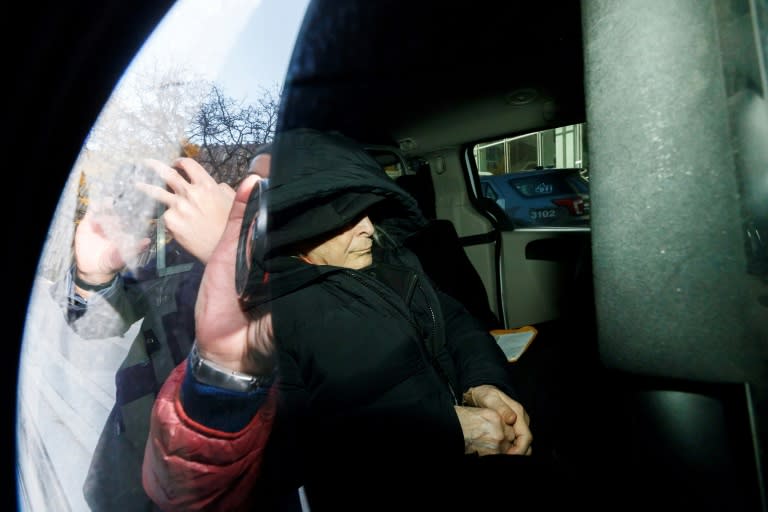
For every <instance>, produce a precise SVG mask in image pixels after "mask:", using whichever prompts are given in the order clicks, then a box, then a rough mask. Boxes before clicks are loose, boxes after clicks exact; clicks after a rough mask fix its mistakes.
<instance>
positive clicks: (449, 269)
mask: <svg viewBox="0 0 768 512" xmlns="http://www.w3.org/2000/svg"><path fill="white" fill-rule="evenodd" d="M395 182H396V183H397V184H398V185H400V186H401V187H402V188H403V189H404V190H405V191H406V192H408V193H409V194H411V195H412V196H413V197H414V198H415V199H416V201H417V202H418V204H419V207H420V208H421V209H422V212H423V213H424V215H425V216H426V217H427V218H428V219H429V220H430V222H429V224H428V225H427V226H426V227H425V228H423V229H422V230H421V231H419V232H418V233H416V234H414V235H412V236H411V237H410V238H408V240H406V243H405V245H406V247H408V248H409V249H411V250H412V251H413V252H414V253H416V255H417V256H418V258H419V260H420V261H421V265H422V267H424V271H425V272H426V273H427V275H428V276H429V277H430V278H431V279H432V280H433V281H434V282H435V284H436V286H437V287H438V288H439V289H440V290H442V291H443V292H445V293H447V294H448V295H450V296H452V297H453V298H455V299H456V300H458V301H459V302H461V303H462V304H463V305H464V307H465V308H467V310H468V311H469V312H470V313H472V314H473V315H474V316H475V317H477V318H478V319H479V320H480V321H481V322H483V323H484V324H485V326H486V327H487V328H488V329H489V330H490V329H500V328H502V325H501V322H499V319H498V318H497V316H496V314H495V313H494V312H493V310H492V309H491V306H490V303H489V301H488V294H487V293H486V290H485V284H484V283H483V280H482V279H481V278H480V274H479V273H478V272H477V269H475V267H474V265H472V262H471V261H470V259H469V257H468V256H467V253H466V252H465V251H464V246H463V245H462V243H461V238H460V237H459V234H458V232H457V231H456V227H455V226H454V225H453V222H451V221H450V220H447V219H437V218H435V217H436V214H435V192H434V187H433V185H432V177H431V176H430V175H429V173H428V172H420V173H416V174H408V175H403V176H399V177H397V178H396V179H395Z"/></svg>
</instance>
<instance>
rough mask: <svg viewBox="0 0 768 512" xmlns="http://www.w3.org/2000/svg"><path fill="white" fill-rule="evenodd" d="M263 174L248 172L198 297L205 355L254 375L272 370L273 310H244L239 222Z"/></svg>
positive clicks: (199, 328)
mask: <svg viewBox="0 0 768 512" xmlns="http://www.w3.org/2000/svg"><path fill="white" fill-rule="evenodd" d="M259 180H261V177H259V176H256V175H252V176H248V177H247V178H246V179H245V180H244V181H243V182H242V183H241V185H240V186H239V187H238V189H237V193H236V195H235V198H234V201H233V202H232V208H231V210H230V212H229V216H228V219H227V221H226V227H225V228H224V232H223V234H222V235H221V237H220V239H219V241H218V244H217V245H216V247H215V248H214V250H213V252H212V253H211V255H210V258H209V259H208V264H207V265H206V266H205V271H204V273H203V278H202V281H201V283H200V289H199V292H198V296H197V302H196V303H195V333H196V340H197V348H198V351H199V352H200V355H201V356H202V357H203V358H205V359H208V360H211V361H213V362H214V363H216V364H218V365H220V366H224V367H226V368H229V369H231V370H235V371H239V372H243V373H248V374H250V375H268V374H271V373H272V370H273V364H274V363H273V353H274V345H273V336H272V317H271V315H270V314H269V313H266V312H259V311H255V312H253V311H252V312H250V313H246V312H244V311H243V309H242V308H241V305H240V301H239V297H238V294H237V291H236V287H235V262H236V253H237V243H238V239H239V236H240V227H241V224H242V221H243V215H244V213H245V206H246V203H247V201H248V197H249V195H250V193H251V190H252V189H253V187H254V185H255V184H256V182H257V181H259Z"/></svg>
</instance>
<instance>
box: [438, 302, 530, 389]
mask: <svg viewBox="0 0 768 512" xmlns="http://www.w3.org/2000/svg"><path fill="white" fill-rule="evenodd" d="M438 296H439V298H440V305H441V309H442V312H443V318H444V320H445V342H446V346H447V349H448V352H449V353H450V355H451V358H452V359H453V366H454V368H455V369H456V377H457V380H458V385H459V392H460V393H464V392H465V391H467V390H468V389H469V388H471V387H473V386H479V385H481V384H491V385H493V386H496V387H497V388H499V389H501V390H502V391H504V392H505V393H506V394H508V395H509V396H510V397H511V398H513V399H515V400H517V399H518V398H517V393H516V391H515V389H514V387H513V386H512V383H511V379H510V375H509V369H508V364H509V363H508V362H507V358H506V357H505V356H504V352H503V351H502V350H501V347H499V345H498V344H497V343H496V340H494V338H493V336H492V335H491V333H490V332H489V331H488V330H486V328H485V327H484V325H483V323H482V322H480V320H478V319H476V318H475V317H473V316H472V315H471V314H470V313H469V312H468V311H467V310H466V308H464V306H462V305H461V303H459V302H458V301H457V300H456V299H454V298H453V297H451V296H449V295H447V294H445V293H442V292H439V291H438Z"/></svg>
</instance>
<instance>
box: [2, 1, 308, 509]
mask: <svg viewBox="0 0 768 512" xmlns="http://www.w3.org/2000/svg"><path fill="white" fill-rule="evenodd" d="M307 4H308V0H292V1H282V0H281V1H276V0H263V1H262V2H254V1H252V0H231V1H227V2H209V1H208V0H183V1H179V2H177V3H176V4H175V5H174V7H173V9H172V10H171V11H170V12H169V13H168V15H167V16H166V18H165V19H164V20H163V22H162V23H161V24H160V25H159V26H158V28H157V30H156V31H155V33H154V34H153V35H152V36H151V38H150V39H149V40H148V41H147V42H146V44H145V46H144V48H142V50H141V52H140V53H139V55H137V56H136V58H135V59H134V62H133V63H132V64H131V66H130V68H129V69H128V70H127V71H126V73H125V75H124V76H123V77H122V78H121V80H120V82H119V84H118V86H117V87H116V88H115V90H114V91H113V94H112V95H111V97H110V99H109V101H108V103H107V104H106V105H105V106H104V108H103V110H102V112H101V113H100V115H99V118H98V120H97V122H96V123H95V125H94V126H93V128H92V130H91V132H90V133H89V135H88V138H87V140H86V141H85V142H84V145H83V147H82V150H81V152H80V154H79V156H78V159H77V161H76V163H75V165H74V167H73V169H72V171H71V173H70V177H69V180H68V182H67V184H66V185H65V188H64V190H63V192H62V195H61V198H60V201H59V205H58V207H57V210H56V212H55V215H54V217H53V219H52V222H51V227H50V230H49V233H48V238H47V240H46V245H45V250H44V252H43V254H42V255H41V259H40V265H39V267H38V272H37V279H36V282H35V285H34V287H33V290H32V295H31V298H30V306H29V312H28V318H27V322H26V326H27V327H26V331H25V333H24V339H23V346H22V354H21V365H20V373H19V386H18V389H19V400H18V414H17V418H18V420H17V421H18V422H17V446H18V461H17V463H18V475H19V477H18V481H17V484H18V495H19V498H20V504H21V509H22V510H30V511H38V510H40V511H43V510H78V511H79V510H91V509H92V510H128V509H129V507H130V509H131V510H135V509H138V508H142V506H143V505H137V504H139V503H145V502H144V500H146V497H145V496H144V495H143V491H142V490H141V483H140V473H139V468H140V464H141V457H142V454H143V444H144V440H145V439H146V429H147V425H148V420H149V410H150V408H151V405H152V403H153V400H154V393H155V392H156V391H157V388H158V387H159V385H160V384H162V382H163V380H164V378H165V376H167V374H168V372H170V370H171V369H172V368H173V367H174V366H175V365H176V364H177V363H178V362H179V361H182V360H183V359H184V357H185V356H186V352H187V351H188V349H189V346H190V344H191V342H192V339H193V329H192V324H191V323H190V318H191V314H192V307H193V306H194V297H195V295H196V287H197V284H198V282H199V278H200V274H201V271H202V262H201V258H202V256H201V254H200V252H199V250H198V249H197V248H195V249H192V248H191V246H190V245H189V244H188V243H187V240H186V239H185V237H183V236H175V234H174V232H173V231H172V230H171V229H169V226H168V225H166V221H165V219H164V218H163V217H162V213H163V212H164V211H165V209H166V208H167V207H168V205H167V204H164V202H163V201H161V200H159V199H158V197H157V196H158V194H163V193H164V194H170V193H171V192H174V191H175V190H177V189H178V186H179V185H178V184H179V183H182V182H179V181H177V182H176V184H173V183H172V182H170V181H167V177H168V176H167V174H164V173H167V172H168V170H169V169H170V170H172V169H171V168H170V167H167V164H171V163H172V162H174V160H175V159H177V158H180V157H185V158H189V159H190V160H189V162H194V163H195V164H194V165H192V164H189V163H188V164H185V166H180V167H178V169H177V170H176V171H173V170H172V171H173V172H174V173H176V174H175V176H176V179H177V180H182V181H183V183H187V184H189V183H190V182H195V181H200V180H199V177H200V176H204V177H205V178H206V179H207V180H208V182H209V183H213V184H216V183H223V184H228V185H230V186H234V185H236V184H237V183H238V181H239V180H240V179H241V178H242V177H243V176H244V175H245V174H246V172H248V168H249V164H250V163H251V161H252V159H253V157H254V155H256V154H257V153H258V152H259V151H261V150H262V149H263V148H264V147H265V144H267V143H268V142H269V141H270V140H271V139H272V136H273V135H274V132H275V126H276V123H277V113H278V109H279V102H280V95H281V85H280V84H281V82H282V80H283V76H284V74H285V72H286V70H287V67H288V59H289V58H290V55H291V52H292V50H293V42H294V40H295V37H296V34H297V32H298V29H299V26H300V23H301V21H302V17H303V14H304V11H305V9H306V6H307ZM201 34H204V36H201ZM147 159H153V160H155V161H157V162H158V163H159V165H160V166H158V164H149V163H148V160H147ZM158 169H162V171H159V170H158ZM198 171H199V172H201V173H202V174H196V173H198ZM136 183H145V184H148V185H150V186H152V187H154V188H152V189H151V190H154V191H155V192H154V193H152V194H149V193H147V192H146V190H140V189H138V188H136V186H135V185H136ZM211 190H213V188H212V189H211ZM210 193H213V192H210ZM205 197H208V196H205ZM216 197H218V198H222V197H224V196H216ZM229 200H230V201H231V199H229ZM203 204H204V205H205V206H206V208H209V207H210V206H211V205H212V204H214V201H204V202H203ZM227 205H228V203H227ZM194 227H195V228H196V229H197V231H196V232H195V235H196V236H194V237H191V238H194V239H196V240H198V241H199V240H200V239H202V238H204V237H203V236H202V235H203V234H204V232H205V230H204V229H203V227H202V225H196V226H194ZM76 233H78V235H77V237H76ZM98 244H101V245H98ZM96 247H101V248H102V249H104V250H103V251H102V250H101V249H99V250H97V249H95V248H96ZM134 249H135V250H134ZM132 251H133V252H132ZM76 254H77V255H78V256H77V258H75V255H76ZM115 255H119V256H120V257H124V260H125V261H124V262H123V261H120V260H114V259H113V258H115ZM75 260H77V262H78V265H77V267H83V268H86V267H87V265H89V264H90V265H92V266H91V267H88V268H90V270H91V272H88V273H87V275H86V273H84V272H78V271H77V268H76V266H75V265H74V263H75ZM86 260H90V263H87V262H86ZM116 261H117V263H116ZM121 263H125V265H123V266H121ZM113 266H116V267H117V266H121V270H120V271H119V272H117V273H114V272H112V271H111V269H112V268H113ZM95 270H101V272H96V271H95ZM123 499H124V500H125V501H120V500H123ZM144 508H147V507H146V506H144Z"/></svg>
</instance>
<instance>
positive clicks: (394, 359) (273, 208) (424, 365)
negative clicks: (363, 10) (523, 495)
mask: <svg viewBox="0 0 768 512" xmlns="http://www.w3.org/2000/svg"><path fill="white" fill-rule="evenodd" d="M272 151H273V152H272V168H271V174H270V182H269V187H268V188H267V189H266V190H265V192H264V196H263V197H264V198H265V200H266V204H267V212H268V222H267V237H266V245H265V246H264V247H262V248H260V249H256V250H255V253H254V255H253V259H252V261H251V267H250V278H249V283H248V295H249V296H250V306H251V307H255V308H269V309H270V310H271V312H272V320H273V328H274V334H275V342H276V345H277V347H278V349H279V350H278V352H279V357H278V366H277V368H278V375H279V379H278V381H277V382H278V386H279V391H280V393H279V403H278V409H277V411H278V412H277V415H276V425H275V430H274V431H273V434H272V437H271V439H270V442H269V444H268V451H267V453H268V455H267V458H266V461H265V466H264V473H263V476H264V478H263V479H262V485H263V487H264V489H266V490H268V491H267V492H268V493H269V492H274V491H275V490H276V489H279V488H282V489H288V488H295V487H294V486H298V485H304V487H305V489H306V492H307V496H308V497H309V500H310V505H311V506H312V509H313V510H320V509H325V505H326V504H329V503H331V504H333V506H334V507H339V506H340V503H345V500H347V502H346V504H347V505H350V503H348V502H349V501H353V498H352V496H353V495H354V494H355V493H356V492H359V491H361V490H362V489H371V488H374V489H378V490H380V491H381V490H383V489H386V490H387V491H386V494H387V495H389V496H390V497H392V496H397V495H401V494H402V495H406V494H408V493H409V492H411V491H413V490H414V489H418V488H419V484H420V482H421V480H420V479H421V478H423V477H424V476H427V477H428V478H429V479H432V477H433V476H434V472H435V471H440V472H443V473H445V472H447V471H448V468H450V467H453V466H452V464H453V463H454V462H456V463H458V462H459V461H461V460H463V458H464V455H463V454H464V441H463V436H462V431H461V427H460V424H459V420H458V417H457V415H456V412H455V410H454V406H455V405H460V401H461V395H462V393H463V392H465V391H466V390H467V389H468V388H470V387H472V386H476V385H480V384H492V385H495V386H497V387H499V388H500V389H502V390H504V391H505V392H506V393H508V394H509V395H510V396H512V397H513V398H514V397H515V395H514V392H513V390H512V389H511V388H510V385H509V381H508V375H507V368H506V359H505V357H504V355H503V353H502V351H501V349H500V348H499V347H498V346H497V345H496V343H495V342H494V339H493V338H492V337H491V335H490V334H489V333H488V332H487V330H486V329H485V328H484V327H483V324H481V323H480V322H479V321H478V320H477V319H475V318H474V317H472V316H471V315H470V314H469V313H467V311H466V309H465V308H464V307H463V306H462V305H461V304H460V303H458V302H457V301H456V300H454V299H452V298H451V297H449V296H448V295H446V294H443V293H441V292H439V291H438V290H437V289H436V288H435V287H434V286H433V285H432V284H431V283H430V280H429V278H427V277H426V275H425V274H424V273H423V271H422V269H421V267H420V265H419V262H418V259H417V258H416V257H415V255H414V254H413V253H411V252H409V251H408V250H406V249H405V248H404V247H403V243H404V241H405V240H406V239H407V237H408V236H410V235H411V234H413V233H414V232H416V231H417V230H418V229H419V228H421V227H422V226H423V225H424V224H425V219H424V218H423V216H422V214H421V213H420V211H419V209H418V206H417V204H416V202H415V200H414V199H413V198H412V197H411V196H410V195H408V194H407V193H406V192H405V191H403V190H402V189H401V188H400V187H398V186H397V185H396V184H395V183H394V181H393V180H392V179H391V178H389V177H388V176H387V174H386V173H385V172H384V171H383V170H382V169H381V167H380V166H379V165H378V163H377V162H376V161H375V160H373V159H372V158H371V157H370V156H369V155H368V154H367V153H366V152H365V151H364V150H362V148H361V147H360V146H358V145H357V144H356V143H354V142H352V141H350V140H349V139H346V138H344V137H342V136H340V135H335V134H328V133H320V132H316V131H313V130H298V131H295V132H288V133H285V134H283V135H282V136H281V137H280V138H278V139H277V140H276V141H275V144H274V145H273V150H272ZM362 214H367V215H368V216H369V217H370V218H371V220H372V221H373V224H374V225H375V226H376V229H377V231H378V232H379V235H378V236H377V238H376V243H375V244H374V253H373V260H374V263H373V265H372V266H371V267H369V268H366V269H363V270H352V269H347V268H341V267H335V266H328V265H312V264H309V263H306V262H304V261H302V260H301V259H298V258H295V257H294V255H295V254H296V253H295V250H294V248H295V247H296V244H297V243H299V242H302V241H306V240H312V239H318V238H322V237H324V236H328V235H332V234H333V233H335V232H337V231H339V230H340V229H343V228H345V227H347V226H348V225H349V224H350V223H351V222H354V221H356V220H358V219H359V218H360V217H361V215H362ZM457 278H460V276H457ZM393 464H394V465H395V466H394V469H393ZM451 471H452V470H451ZM443 482H444V483H447V481H446V480H443ZM392 493H395V494H392ZM377 494H378V491H377V492H374V494H373V495H377ZM368 496H369V497H370V496H371V495H368ZM350 506H351V505H350ZM341 507H342V508H346V507H345V506H343V505H342V506H341ZM328 508H332V507H330V506H329V507H328ZM353 508H354V507H353ZM363 509H365V506H362V508H361V510H363Z"/></svg>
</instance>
